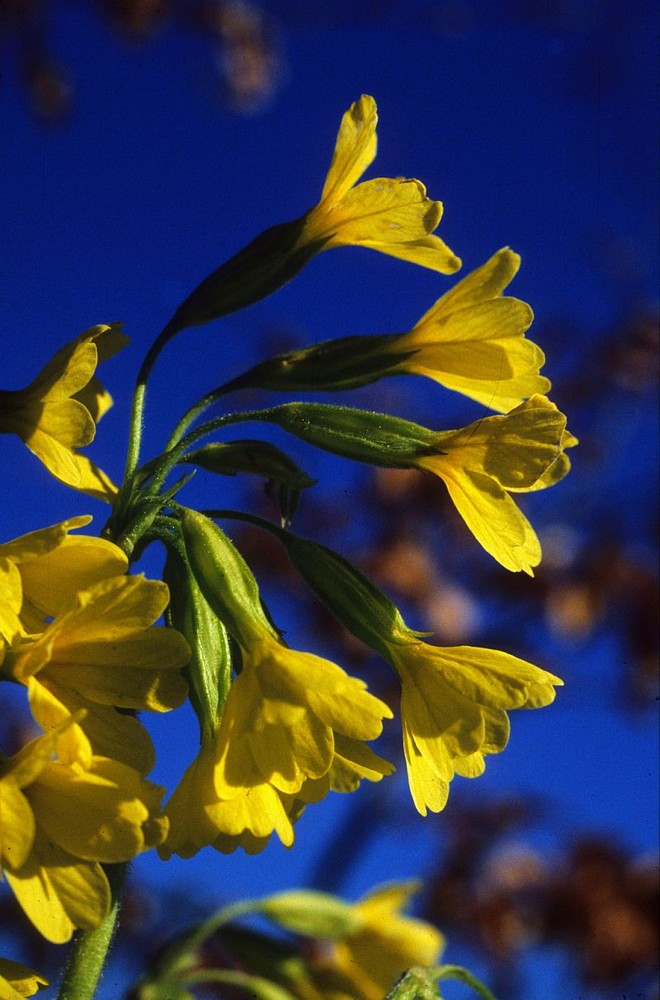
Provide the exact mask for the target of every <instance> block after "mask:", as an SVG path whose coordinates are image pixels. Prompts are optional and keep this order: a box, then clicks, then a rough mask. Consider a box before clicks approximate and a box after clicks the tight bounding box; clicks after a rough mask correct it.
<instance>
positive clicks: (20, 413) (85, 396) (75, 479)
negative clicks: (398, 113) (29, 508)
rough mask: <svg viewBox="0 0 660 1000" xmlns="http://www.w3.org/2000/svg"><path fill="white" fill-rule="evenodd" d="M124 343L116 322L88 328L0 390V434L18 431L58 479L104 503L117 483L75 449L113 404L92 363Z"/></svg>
mask: <svg viewBox="0 0 660 1000" xmlns="http://www.w3.org/2000/svg"><path fill="white" fill-rule="evenodd" d="M126 342H127V338H126V337H125V335H124V334H123V333H122V332H121V329H120V327H119V326H118V325H117V324H114V325H112V326H93V327H91V328H90V329H89V330H87V331H85V333H82V334H81V335H80V336H79V337H76V339H75V340H73V341H71V343H70V344H67V345H66V346H65V347H63V348H61V349H60V350H59V351H58V352H57V354H55V355H54V357H53V358H51V360H50V361H49V362H48V364H47V365H46V367H45V368H44V369H43V370H42V371H41V372H40V373H39V375H37V377H36V378H35V380H34V381H33V382H32V383H31V384H30V385H29V386H27V387H26V388H25V389H19V390H16V391H3V392H0V433H7V434H17V435H18V436H19V437H20V438H21V439H22V440H23V441H24V442H25V444H26V445H27V447H28V448H29V449H30V451H32V452H33V454H35V455H36V456H37V458H39V459H40V460H41V461H42V462H43V464H44V465H45V466H46V468H47V469H48V471H49V472H51V473H52V474H53V475H54V476H55V477H56V478H57V479H61V480H62V482H64V483H67V484H68V485H69V486H73V487H75V488H76V489H79V490H82V491H83V492H84V493H87V494H89V495H90V496H94V497H97V498H99V499H101V500H107V501H110V500H111V499H112V497H113V496H114V494H115V493H116V492H117V490H116V487H115V486H114V484H113V483H112V482H111V480H110V479H109V478H108V477H107V476H106V474H105V473H104V472H103V471H102V470H101V469H99V468H98V467H97V466H95V465H94V464H93V463H92V462H91V461H90V459H89V458H87V457H85V456H83V455H79V454H78V452H77V449H78V448H82V447H84V446H85V445H87V444H89V443H90V442H91V441H92V440H93V438H94V434H95V431H96V421H97V420H99V419H100V418H101V417H102V416H103V414H104V413H105V412H106V410H107V409H108V408H109V407H110V406H111V405H112V397H111V396H110V395H109V393H108V392H106V390H105V389H104V388H103V386H102V385H101V383H100V382H99V381H98V380H97V379H96V377H95V374H94V373H95V371H96V366H97V364H98V362H99V361H102V360H105V359H106V358H108V357H111V356H112V355H113V354H115V353H116V352H117V351H118V350H120V349H121V348H122V347H123V346H124V345H125V343H126Z"/></svg>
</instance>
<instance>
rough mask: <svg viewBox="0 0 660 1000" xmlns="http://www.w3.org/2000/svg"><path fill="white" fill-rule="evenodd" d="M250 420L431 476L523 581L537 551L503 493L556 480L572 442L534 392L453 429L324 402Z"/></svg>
mask: <svg viewBox="0 0 660 1000" xmlns="http://www.w3.org/2000/svg"><path fill="white" fill-rule="evenodd" d="M254 417H255V414H250V419H254ZM256 417H257V418H258V419H259V420H266V421H269V422H270V423H274V424H278V425H279V426H280V427H282V428H284V430H286V431H288V432H289V433H291V434H295V435H297V437H299V438H302V440H303V441H308V442H309V443H310V444H313V445H315V446H316V447H318V448H323V449H324V450H325V451H329V452H332V453H333V454H336V455H343V456H344V457H345V458H350V459H353V460H355V461H358V462H368V463H369V464H370V465H378V466H383V467H385V468H395V469H410V468H417V469H424V470H426V471H428V472H432V473H434V475H436V476H439V477H440V478H441V479H442V480H443V481H444V483H445V485H446V487H447V489H448V491H449V495H450V496H451V498H452V500H453V501H454V504H455V505H456V508H457V510H458V512H459V514H460V515H461V517H462V518H463V520H464V521H465V523H466V524H467V526H468V528H469V529H470V531H471V532H472V533H473V535H474V536H475V538H476V539H477V540H478V541H479V542H480V543H481V544H482V545H483V547H484V548H485V549H486V551H487V552H490V554H491V555H492V556H493V557H494V558H495V559H497V561H498V562H500V563H501V564H502V565H503V566H505V567H506V568H507V569H510V570H524V571H525V572H526V573H529V574H530V576H532V575H533V571H532V568H533V567H534V566H536V565H538V563H539V562H540V560H541V546H540V544H539V540H538V538H537V537H536V534H535V532H534V530H533V528H532V526H531V524H530V523H529V521H528V520H527V518H526V517H525V516H524V515H523V513H522V512H521V511H520V510H519V509H518V507H517V506H516V504H515V503H514V501H513V500H512V499H511V497H510V496H509V494H510V493H529V492H532V491H534V490H539V489H545V488H546V487H548V486H552V485H553V484H554V483H556V482H558V481H559V480H560V479H562V478H563V476H565V475H566V474H567V472H568V471H569V469H570V461H569V459H568V456H567V455H566V454H565V450H566V449H567V448H570V447H572V446H573V445H575V444H577V439H576V438H575V437H573V435H572V434H570V433H569V432H568V431H567V430H566V417H565V416H564V414H563V413H560V411H559V410H558V409H557V407H556V406H555V404H554V403H552V402H551V401H550V400H549V399H548V398H547V397H546V396H539V395H534V396H532V397H531V398H530V399H528V400H525V402H524V403H521V404H520V406H517V407H516V408H515V409H514V410H512V411H511V412H510V413H506V414H501V415H497V416H490V417H484V418H482V419H481V420H477V421H475V422H474V423H472V424H469V425H468V426H467V427H463V428H461V429H460V430H453V431H432V430H430V429H429V428H428V427H423V426H422V425H420V424H416V423H413V422H412V421H409V420H403V419H401V418H400V417H394V416H391V415H390V414H387V413H372V412H370V411H368V410H358V409H354V408H352V407H346V406H330V405H328V404H327V403H298V402H296V403H285V404H283V405H282V406H274V407H272V408H271V409H268V410H260V411H258V413H257V414H256Z"/></svg>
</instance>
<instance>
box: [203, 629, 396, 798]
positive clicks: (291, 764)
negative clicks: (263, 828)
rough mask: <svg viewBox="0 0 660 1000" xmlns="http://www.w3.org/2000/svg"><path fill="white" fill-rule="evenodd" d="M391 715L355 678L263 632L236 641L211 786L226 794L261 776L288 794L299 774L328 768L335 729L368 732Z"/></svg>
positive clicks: (359, 735) (299, 782) (357, 734)
mask: <svg viewBox="0 0 660 1000" xmlns="http://www.w3.org/2000/svg"><path fill="white" fill-rule="evenodd" d="M391 717H392V713H391V711H390V709H389V708H388V706H387V705H385V704H384V702H382V701H380V700H379V699H378V698H375V697H374V696H373V695H372V694H369V693H368V692H367V691H366V685H365V684H364V682H363V681H361V680H358V679H357V678H354V677H349V675H348V674H346V673H345V672H344V671H343V670H342V669H341V667H338V666H337V665H336V664H334V663H331V662H330V661H329V660H324V659H322V658H321V657H319V656H314V655H313V654H311V653H301V652H298V651H296V650H292V649H287V648H286V647H285V646H282V645H281V643H280V642H279V641H278V640H277V639H276V638H275V637H274V636H273V635H271V634H270V633H264V634H262V635H261V636H260V637H259V638H256V639H255V641H254V642H253V643H252V644H251V645H249V646H247V647H246V648H244V649H243V668H242V671H241V673H240V674H239V675H238V677H237V678H236V679H235V681H234V682H233V684H232V686H231V688H230V690H229V695H228V697H227V702H226V704H225V709H224V714H223V717H222V722H221V725H220V731H219V735H218V739H219V743H220V747H221V752H220V756H219V760H218V765H217V768H216V774H215V782H216V788H217V790H218V792H219V794H220V795H221V797H222V798H227V799H231V798H234V797H236V796H237V795H239V794H241V793H242V792H244V791H247V790H248V789H250V788H252V787H254V786H258V785H260V784H262V783H264V782H266V783H269V784H271V785H272V786H273V787H274V788H276V789H277V790H278V791H280V792H281V793H283V794H285V795H287V794H295V793H296V792H299V791H300V789H301V788H302V786H303V783H304V782H305V780H307V779H308V778H320V777H322V776H323V775H325V774H326V773H327V772H328V771H329V769H330V767H331V765H332V763H333V759H334V749H335V743H334V733H335V732H337V733H340V734H341V735H343V736H347V737H349V738H350V739H353V740H359V741H364V740H373V739H375V738H376V737H377V736H379V735H380V733H381V730H382V719H383V718H391Z"/></svg>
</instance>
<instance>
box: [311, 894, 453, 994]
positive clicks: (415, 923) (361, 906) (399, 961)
mask: <svg viewBox="0 0 660 1000" xmlns="http://www.w3.org/2000/svg"><path fill="white" fill-rule="evenodd" d="M419 888H420V887H419V885H418V884H417V883H414V882H395V883H393V884H391V885H384V886H380V887H378V888H376V889H373V890H372V891H371V892H369V893H367V895H366V896H364V897H363V898H362V899H361V900H358V902H357V903H355V904H354V905H353V906H352V907H351V909H352V912H353V914H354V916H355V918H356V928H355V930H352V931H350V932H349V933H348V934H346V935H345V936H343V937H341V938H339V939H338V940H336V941H333V942H332V945H331V948H330V950H329V953H328V955H327V957H324V958H322V959H321V960H320V961H319V962H318V963H317V968H316V969H315V970H314V971H315V975H314V979H315V980H316V981H322V978H323V974H324V973H325V975H326V976H327V975H328V973H330V974H333V973H334V974H335V975H338V976H339V977H341V979H343V980H344V982H345V983H346V984H347V994H346V995H347V996H351V997H359V998H360V1000H380V998H381V997H383V996H385V994H386V993H387V992H388V991H389V990H390V989H391V988H392V987H393V986H394V984H395V982H396V981H397V979H399V977H400V976H401V975H402V974H403V973H404V972H406V971H407V970H408V969H410V968H411V967H412V966H415V965H426V966H428V965H435V964H436V963H437V961H438V959H439V957H440V954H441V952H442V950H443V948H444V937H443V935H442V934H441V933H440V931H439V930H438V929H437V927H434V926H433V925H432V924H429V923H427V922H426V921H424V920H418V919H415V918H414V917H409V916H406V915H405V914H404V913H402V910H403V908H404V907H405V906H406V904H407V903H408V901H409V899H410V897H411V896H412V895H413V894H414V893H415V892H418V891H419Z"/></svg>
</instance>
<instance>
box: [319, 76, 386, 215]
mask: <svg viewBox="0 0 660 1000" xmlns="http://www.w3.org/2000/svg"><path fill="white" fill-rule="evenodd" d="M377 123H378V114H377V111H376V102H375V101H374V99H373V97H369V96H368V95H366V94H363V95H362V97H361V98H360V100H359V101H355V103H354V104H351V106H350V108H349V109H348V111H347V112H346V113H345V114H344V116H343V118H342V120H341V124H340V126H339V132H338V134H337V142H336V144H335V151H334V153H333V156H332V162H331V164H330V169H329V170H328V176H327V177H326V181H325V184H324V186H323V193H322V195H321V201H322V202H328V203H333V202H336V201H338V200H339V199H340V198H343V197H344V195H345V194H346V192H347V191H348V190H349V189H350V188H351V187H352V186H353V185H354V184H355V183H356V181H358V180H359V179H360V177H361V176H362V174H363V173H364V172H365V170H366V169H367V167H368V166H370V164H371V163H373V160H374V158H375V156H376V125H377Z"/></svg>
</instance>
